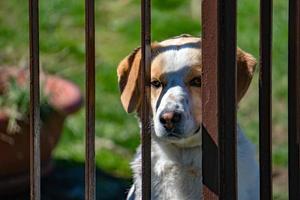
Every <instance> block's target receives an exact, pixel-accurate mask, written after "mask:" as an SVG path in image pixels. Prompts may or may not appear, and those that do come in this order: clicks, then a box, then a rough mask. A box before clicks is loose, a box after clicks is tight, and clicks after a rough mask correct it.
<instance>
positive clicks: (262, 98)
mask: <svg viewBox="0 0 300 200" xmlns="http://www.w3.org/2000/svg"><path fill="white" fill-rule="evenodd" d="M272 5H273V2H272V0H261V1H260V76H259V161H260V162H259V165H260V199H266V200H268V199H269V200H271V199H272V100H271V99H272V97H271V94H272V75H271V73H272Z"/></svg>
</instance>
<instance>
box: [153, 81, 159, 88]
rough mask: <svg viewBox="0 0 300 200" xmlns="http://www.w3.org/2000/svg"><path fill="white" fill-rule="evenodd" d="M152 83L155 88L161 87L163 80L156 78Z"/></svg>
mask: <svg viewBox="0 0 300 200" xmlns="http://www.w3.org/2000/svg"><path fill="white" fill-rule="evenodd" d="M151 85H152V86H153V87H155V88H160V87H161V82H160V81H158V80H154V81H151Z"/></svg>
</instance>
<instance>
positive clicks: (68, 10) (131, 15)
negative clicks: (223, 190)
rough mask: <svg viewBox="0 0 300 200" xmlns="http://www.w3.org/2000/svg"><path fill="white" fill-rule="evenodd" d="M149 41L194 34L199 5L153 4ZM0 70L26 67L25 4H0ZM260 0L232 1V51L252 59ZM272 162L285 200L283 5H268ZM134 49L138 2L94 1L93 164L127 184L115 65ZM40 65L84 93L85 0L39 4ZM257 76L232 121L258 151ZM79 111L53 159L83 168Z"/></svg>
mask: <svg viewBox="0 0 300 200" xmlns="http://www.w3.org/2000/svg"><path fill="white" fill-rule="evenodd" d="M152 4H153V7H152V39H153V41H160V40H163V39H166V38H168V37H173V36H176V35H180V34H182V33H189V34H192V35H195V36H200V35H201V25H200V24H201V23H200V21H199V19H200V12H199V10H200V7H199V6H200V0H198V1H194V0H193V1H190V0H164V1H161V0H153V1H152ZM0 8H1V9H0V49H1V50H0V63H1V66H3V65H11V66H24V65H27V63H28V15H27V12H28V5H27V1H20V0H9V1H0ZM258 11H259V1H258V0H239V1H238V17H239V18H238V45H239V47H241V48H242V49H244V50H245V51H247V52H249V53H251V54H253V55H254V56H255V57H256V58H258V55H259V12H258ZM273 17H274V22H273V25H274V26H273V31H274V35H273V75H272V78H273V93H272V98H273V139H274V140H273V163H274V180H275V181H274V182H275V183H274V199H287V170H286V168H287V104H286V102H287V56H288V53H287V28H288V27H287V25H288V18H287V17H288V1H283V0H274V14H273ZM139 45H140V1H137V0H114V1H106V0H96V67H97V74H96V81H97V89H96V101H97V102H96V134H97V137H96V154H97V155H96V160H97V166H98V167H99V168H101V169H103V170H105V171H106V172H108V173H110V174H113V175H114V176H119V177H125V178H127V177H131V171H130V168H129V162H130V160H131V159H132V157H133V155H134V152H135V149H136V147H137V146H138V144H139V134H138V133H139V129H138V124H137V122H136V119H135V117H134V115H130V116H128V115H127V114H126V113H125V112H124V111H123V108H122V106H121V104H120V100H119V93H118V86H117V76H116V68H117V65H118V62H119V61H120V60H121V59H122V58H123V57H125V56H126V55H127V54H129V53H130V52H131V51H132V50H133V49H134V48H136V47H137V46H139ZM40 49H41V66H42V68H43V70H45V71H47V72H49V73H55V74H59V75H61V76H63V77H66V78H68V79H70V80H72V81H74V82H75V83H77V84H78V85H79V86H80V87H81V89H82V92H83V93H84V91H85V86H84V83H85V75H84V72H85V71H84V69H85V64H84V63H85V43H84V1H78V0H68V1H66V0H51V1H40ZM257 74H258V70H257V71H256V76H255V78H254V81H253V83H252V85H251V87H250V90H249V92H248V93H247V95H246V96H245V98H244V100H243V101H242V102H241V104H240V106H239V113H238V117H239V118H238V120H239V122H240V124H241V126H242V127H243V129H244V130H245V132H246V134H247V135H248V136H249V138H250V139H251V140H252V141H253V142H254V143H255V144H258V75H257ZM84 115H85V112H84V109H82V110H81V112H79V113H77V114H76V115H75V116H73V117H71V118H69V119H68V121H67V124H66V126H65V129H64V133H63V136H62V138H61V140H60V143H59V145H58V147H57V149H56V150H55V155H54V156H55V158H57V159H64V160H73V161H79V162H83V161H84V149H85V146H84V130H85V117H84Z"/></svg>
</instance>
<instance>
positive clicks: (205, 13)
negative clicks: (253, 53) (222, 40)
mask: <svg viewBox="0 0 300 200" xmlns="http://www.w3.org/2000/svg"><path fill="white" fill-rule="evenodd" d="M217 8H218V3H217V0H203V1H202V12H201V13H202V67H203V76H202V86H203V87H202V109H203V112H202V113H203V116H202V120H203V123H202V142H203V157H202V162H203V164H202V166H203V169H202V171H203V173H202V174H203V184H204V188H203V191H204V199H206V200H217V199H219V198H218V195H219V163H218V160H219V159H218V158H219V152H218V93H217V91H218V73H217V72H218V61H217V58H218V12H217Z"/></svg>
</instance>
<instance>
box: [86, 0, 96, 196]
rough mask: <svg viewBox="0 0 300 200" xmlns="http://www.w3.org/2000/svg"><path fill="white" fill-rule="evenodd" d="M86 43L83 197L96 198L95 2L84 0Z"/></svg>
mask: <svg viewBox="0 0 300 200" xmlns="http://www.w3.org/2000/svg"><path fill="white" fill-rule="evenodd" d="M85 43H86V44H85V45H86V133H85V134H86V145H85V148H86V150H85V151H86V152H85V153H86V155H85V199H86V200H95V199H96V194H95V192H96V167H95V2H94V0H85Z"/></svg>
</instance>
